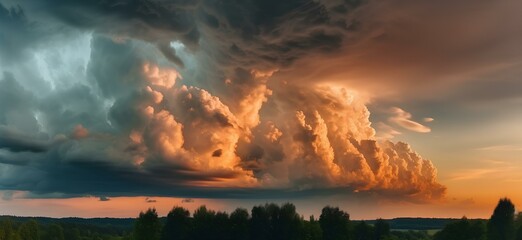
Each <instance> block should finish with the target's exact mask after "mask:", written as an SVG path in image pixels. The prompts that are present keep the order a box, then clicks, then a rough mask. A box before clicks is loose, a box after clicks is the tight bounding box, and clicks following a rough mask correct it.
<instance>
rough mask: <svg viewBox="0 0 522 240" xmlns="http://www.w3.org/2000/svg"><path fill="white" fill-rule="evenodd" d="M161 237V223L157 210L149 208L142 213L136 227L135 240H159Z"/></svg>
mask: <svg viewBox="0 0 522 240" xmlns="http://www.w3.org/2000/svg"><path fill="white" fill-rule="evenodd" d="M160 236H161V222H160V220H159V218H158V213H157V212H156V209H154V208H149V209H148V210H147V211H146V212H140V215H139V217H138V219H137V220H136V223H135V225H134V239H135V240H159V239H160Z"/></svg>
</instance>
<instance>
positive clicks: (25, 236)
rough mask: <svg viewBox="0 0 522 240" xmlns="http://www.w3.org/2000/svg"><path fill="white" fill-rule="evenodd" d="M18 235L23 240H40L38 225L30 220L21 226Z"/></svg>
mask: <svg viewBox="0 0 522 240" xmlns="http://www.w3.org/2000/svg"><path fill="white" fill-rule="evenodd" d="M18 235H19V236H20V238H21V239H22V240H39V239H40V235H39V232H38V223H37V222H36V221H35V220H29V221H27V222H25V223H22V225H20V228H18Z"/></svg>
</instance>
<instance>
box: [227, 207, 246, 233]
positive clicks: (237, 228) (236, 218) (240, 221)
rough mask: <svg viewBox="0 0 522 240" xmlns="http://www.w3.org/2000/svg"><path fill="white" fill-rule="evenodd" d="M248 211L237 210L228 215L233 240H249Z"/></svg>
mask: <svg viewBox="0 0 522 240" xmlns="http://www.w3.org/2000/svg"><path fill="white" fill-rule="evenodd" d="M248 221H249V219H248V211H247V210H246V209H243V208H237V209H236V210H234V211H233V212H232V213H231V214H230V225H231V228H232V229H231V231H232V239H233V240H248V239H249V231H248V229H249V224H248Z"/></svg>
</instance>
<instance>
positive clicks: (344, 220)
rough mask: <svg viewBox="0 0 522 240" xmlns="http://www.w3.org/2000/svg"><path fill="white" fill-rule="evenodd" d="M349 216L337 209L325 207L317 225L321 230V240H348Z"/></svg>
mask: <svg viewBox="0 0 522 240" xmlns="http://www.w3.org/2000/svg"><path fill="white" fill-rule="evenodd" d="M349 222H350V215H348V213H345V212H344V211H342V210H340V209H339V208H338V207H335V208H334V207H330V206H326V207H324V208H323V210H322V211H321V216H320V217H319V224H320V225H321V229H322V230H323V240H345V239H348V224H349Z"/></svg>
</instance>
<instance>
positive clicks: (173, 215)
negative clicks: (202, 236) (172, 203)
mask: <svg viewBox="0 0 522 240" xmlns="http://www.w3.org/2000/svg"><path fill="white" fill-rule="evenodd" d="M191 228H192V226H191V220H190V212H189V211H188V210H187V209H185V208H182V207H174V208H173V209H172V210H171V211H170V212H169V214H168V215H167V221H166V223H165V227H163V232H162V236H161V239H162V240H174V239H178V240H188V239H190V234H191V230H192V229H191Z"/></svg>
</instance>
